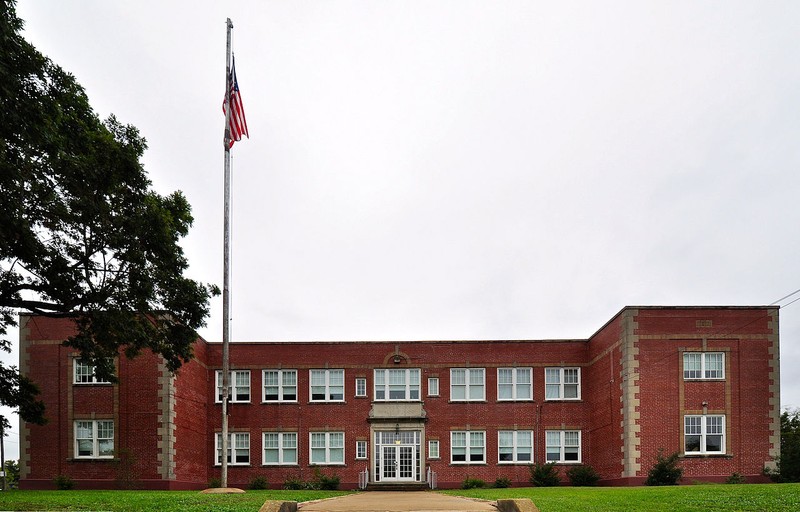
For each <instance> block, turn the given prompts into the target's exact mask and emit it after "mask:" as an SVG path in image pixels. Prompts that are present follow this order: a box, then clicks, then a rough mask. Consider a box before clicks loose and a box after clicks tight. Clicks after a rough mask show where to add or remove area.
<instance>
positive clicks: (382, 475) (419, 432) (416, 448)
mask: <svg viewBox="0 0 800 512" xmlns="http://www.w3.org/2000/svg"><path fill="white" fill-rule="evenodd" d="M425 419H426V418H425V411H424V409H422V404H421V403H419V402H416V403H407V402H406V403H374V404H373V405H372V410H371V411H370V418H369V420H370V423H371V426H370V438H371V441H372V450H371V464H370V468H371V471H370V479H369V481H370V483H376V484H398V483H412V484H413V483H420V484H421V483H424V482H425V478H426V476H425V471H424V464H423V461H424V460H425V451H424V449H423V447H424V446H425V443H424V439H425Z"/></svg>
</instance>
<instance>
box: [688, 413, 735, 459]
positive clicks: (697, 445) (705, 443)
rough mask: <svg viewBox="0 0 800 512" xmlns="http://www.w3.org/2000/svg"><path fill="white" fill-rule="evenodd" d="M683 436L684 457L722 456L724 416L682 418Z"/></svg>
mask: <svg viewBox="0 0 800 512" xmlns="http://www.w3.org/2000/svg"><path fill="white" fill-rule="evenodd" d="M683 436H684V437H683V439H684V452H685V453H686V455H694V454H698V455H701V454H708V453H711V454H723V453H725V416H722V415H692V416H684V417H683Z"/></svg>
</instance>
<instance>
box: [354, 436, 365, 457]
mask: <svg viewBox="0 0 800 512" xmlns="http://www.w3.org/2000/svg"><path fill="white" fill-rule="evenodd" d="M366 458H367V442H366V441H364V440H361V439H359V440H358V441H356V459H358V460H362V459H366Z"/></svg>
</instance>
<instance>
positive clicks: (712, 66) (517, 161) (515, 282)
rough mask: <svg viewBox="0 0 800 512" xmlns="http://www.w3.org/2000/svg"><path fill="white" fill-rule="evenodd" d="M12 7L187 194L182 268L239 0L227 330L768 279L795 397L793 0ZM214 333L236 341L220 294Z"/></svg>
mask: <svg viewBox="0 0 800 512" xmlns="http://www.w3.org/2000/svg"><path fill="white" fill-rule="evenodd" d="M17 12H18V15H19V16H20V17H21V18H22V19H24V20H25V22H26V26H25V31H24V36H25V37H26V38H27V39H28V40H29V41H30V42H32V43H33V44H34V46H36V47H37V48H38V49H39V51H41V52H42V53H43V54H45V55H47V56H49V57H50V58H52V59H53V60H54V61H55V62H56V63H58V64H59V65H61V66H62V67H63V68H64V69H66V70H68V71H70V72H71V73H73V74H74V75H75V77H76V78H77V80H78V81H79V83H81V84H82V85H83V86H84V87H85V89H86V92H87V94H88V96H89V99H90V102H91V104H92V106H93V107H94V109H95V110H96V112H97V113H98V115H99V116H100V117H101V118H105V117H107V116H108V115H110V114H112V113H113V114H115V115H116V116H117V118H118V119H120V120H121V121H123V122H125V123H129V124H132V125H134V126H136V127H138V128H139V129H140V130H141V132H142V134H143V135H144V136H145V137H146V139H147V141H148V145H149V150H148V151H147V152H146V154H145V156H144V159H143V161H144V165H145V168H146V169H147V171H148V173H149V176H150V178H151V180H152V182H153V187H154V188H155V189H156V190H157V191H158V192H160V193H162V194H167V193H170V192H172V191H175V190H181V191H183V193H184V194H185V195H186V197H187V198H188V200H189V202H190V203H191V205H192V208H193V214H194V218H195V222H194V225H193V228H192V230H191V232H190V234H189V236H188V237H186V238H185V239H184V240H183V243H182V245H183V247H184V250H185V252H186V255H187V257H188V259H189V261H190V264H191V267H190V271H189V274H190V276H191V277H192V278H194V279H197V280H200V281H202V282H208V283H215V284H218V285H220V286H221V284H222V279H223V266H222V244H223V162H224V160H223V144H222V136H223V128H224V126H223V125H224V118H223V115H222V111H221V104H222V99H223V94H224V90H225V42H226V29H225V20H226V18H231V20H232V22H233V24H234V30H233V50H234V53H235V57H236V71H237V76H238V80H239V86H240V89H241V94H242V99H243V103H244V108H245V113H246V116H247V123H248V127H249V132H250V138H249V140H243V141H241V142H238V143H236V144H235V145H234V147H233V149H232V152H231V154H232V174H233V219H232V222H233V229H232V234H231V240H232V284H231V291H232V308H231V317H232V323H231V332H232V340H233V341H258V340H268V341H275V340H285V341H298V340H417V339H549V338H587V337H589V336H590V335H591V334H592V333H594V332H595V331H596V330H597V329H599V328H600V327H601V326H602V325H603V324H604V323H605V322H606V321H607V320H609V319H610V318H611V317H613V316H614V315H615V314H616V313H617V312H618V311H619V310H620V309H622V308H623V307H624V306H626V305H634V306H639V305H767V304H772V303H776V301H777V303H778V304H779V305H781V306H782V309H781V311H780V336H781V359H782V374H781V393H782V400H781V401H782V405H783V406H784V407H800V375H798V374H797V373H795V372H793V371H792V370H793V369H794V368H796V367H797V366H798V365H800V340H799V339H798V338H800V302H797V303H792V301H793V300H795V299H798V298H800V294H796V295H792V296H790V297H789V298H786V299H783V300H781V301H779V299H781V298H783V297H784V296H786V295H789V294H791V293H792V292H794V291H796V290H798V289H800V237H799V236H798V226H800V209H799V208H798V205H797V200H798V197H800V172H798V171H799V170H800V94H799V93H798V91H800V66H798V65H797V63H798V62H800V31H798V30H797V26H798V22H800V3H798V2H795V1H770V2H761V1H728V2H724V3H720V2H709V1H695V0H693V1H671V2H641V1H630V2H621V1H609V2H590V1H573V2H536V1H529V0H528V1H498V2H477V1H465V0H457V1H409V0H404V1H381V2H369V1H338V0H331V1H324V2H323V1H313V2H312V1H291V2H288V1H285V2H277V1H237V2H219V1H210V0H202V1H194V2H191V3H188V2H164V1H163V0H160V1H158V2H156V1H151V0H140V1H137V2H107V1H103V0H80V1H73V2H41V1H34V0H19V3H18V6H17ZM201 335H202V336H203V337H204V338H205V339H207V340H209V341H221V338H222V300H221V298H216V299H214V300H213V302H212V313H211V317H210V318H209V321H208V326H207V328H205V329H203V330H202V331H201ZM10 357H11V360H13V361H16V360H17V358H18V355H17V354H16V353H12V354H11V355H10ZM18 431H19V430H18V427H17V426H16V424H15V426H14V427H12V436H11V437H9V438H7V439H6V454H7V458H16V456H17V455H18V448H19V440H18V437H16V438H15V436H14V434H15V433H18ZM15 450H16V452H15Z"/></svg>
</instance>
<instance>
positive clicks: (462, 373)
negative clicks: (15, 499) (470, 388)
mask: <svg viewBox="0 0 800 512" xmlns="http://www.w3.org/2000/svg"><path fill="white" fill-rule="evenodd" d="M450 382H451V383H452V384H466V383H467V371H466V370H463V369H453V370H450Z"/></svg>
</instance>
